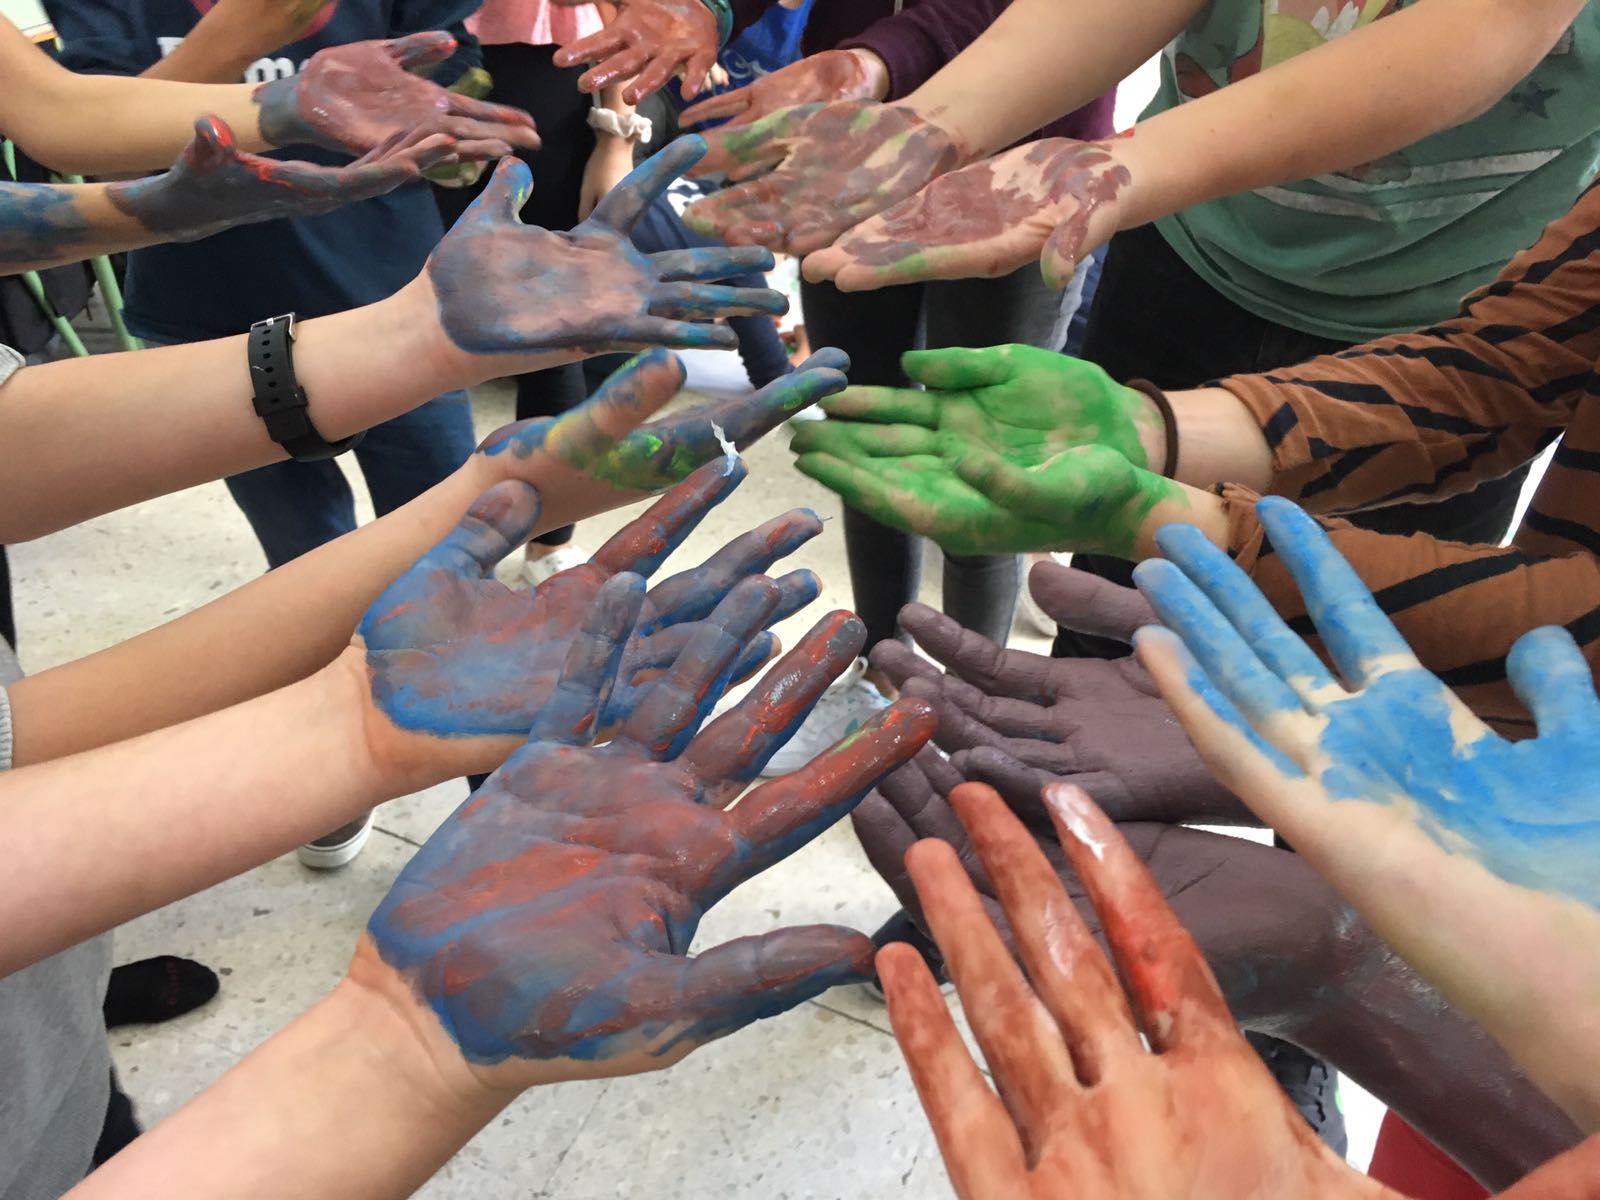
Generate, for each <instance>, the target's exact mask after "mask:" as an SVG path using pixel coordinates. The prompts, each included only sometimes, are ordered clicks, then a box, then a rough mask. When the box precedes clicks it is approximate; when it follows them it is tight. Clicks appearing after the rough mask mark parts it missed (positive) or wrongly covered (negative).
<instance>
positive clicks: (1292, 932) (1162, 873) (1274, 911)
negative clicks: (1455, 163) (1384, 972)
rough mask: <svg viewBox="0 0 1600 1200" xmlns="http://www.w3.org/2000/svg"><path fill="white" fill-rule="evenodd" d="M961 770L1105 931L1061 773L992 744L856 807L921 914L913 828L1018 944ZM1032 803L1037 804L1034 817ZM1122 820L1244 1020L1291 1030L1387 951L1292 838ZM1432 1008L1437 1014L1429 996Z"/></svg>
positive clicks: (924, 764) (1094, 927)
mask: <svg viewBox="0 0 1600 1200" xmlns="http://www.w3.org/2000/svg"><path fill="white" fill-rule="evenodd" d="M968 782H972V783H982V784H986V785H988V786H991V787H993V788H995V789H996V790H997V791H998V792H999V793H1000V795H1001V796H1002V797H1003V798H1004V800H1005V801H1006V803H1007V805H1008V806H1009V807H1010V808H1011V811H1012V812H1013V813H1016V814H1017V815H1018V816H1019V817H1021V818H1022V820H1023V821H1024V823H1025V824H1027V825H1028V828H1029V831H1030V832H1031V833H1032V834H1033V836H1034V838H1035V840H1037V841H1038V843H1039V849H1040V851H1041V853H1043V854H1044V856H1045V858H1046V859H1047V860H1048V861H1049V863H1050V865H1051V867H1052V869H1053V870H1054V871H1055V873H1056V874H1057V875H1058V876H1059V877H1060V881H1061V886H1062V887H1063V888H1065V889H1066V891H1067V894H1068V895H1069V896H1070V897H1071V898H1072V901H1073V903H1074V904H1075V905H1076V906H1077V909H1078V914H1079V916H1080V917H1081V918H1082V920H1083V921H1084V922H1085V923H1086V924H1087V925H1088V927H1089V930H1090V932H1091V933H1093V934H1094V935H1095V936H1096V937H1102V936H1103V930H1102V929H1101V926H1100V919H1099V915H1098V914H1097V913H1096V912H1095V909H1094V906H1093V905H1092V904H1091V903H1090V901H1089V896H1088V893H1087V892H1086V891H1085V890H1084V885H1083V881H1082V880H1080V879H1079V878H1078V876H1077V875H1076V873H1075V872H1074V871H1073V869H1072V867H1071V865H1070V864H1069V862H1068V859H1067V856H1066V854H1065V853H1064V852H1063V850H1062V848H1061V844H1060V842H1059V841H1058V840H1057V837H1056V834H1055V830H1054V828H1053V827H1052V826H1051V825H1050V821H1049V817H1048V815H1047V813H1046V808H1045V805H1044V802H1043V800H1042V798H1041V794H1042V791H1043V789H1044V788H1045V787H1046V786H1049V785H1053V784H1056V785H1058V784H1060V783H1061V781H1060V780H1059V779H1055V778H1052V777H1051V776H1050V775H1049V774H1048V773H1046V772H1041V771H1035V770H1033V769H1031V768H1028V767H1024V766H1022V765H1021V764H1020V763H1018V762H1015V761H1014V760H1012V759H1008V758H1006V757H1005V756H1004V755H1003V754H1000V753H999V752H997V751H994V750H978V751H971V752H964V753H962V754H958V755H956V756H955V758H954V759H944V758H941V757H940V756H939V755H938V754H936V753H934V752H933V751H932V750H924V751H922V752H921V753H919V754H918V755H917V757H916V758H915V759H913V760H912V761H911V762H910V763H907V764H906V765H905V766H903V767H901V768H900V769H899V770H898V771H896V772H895V773H894V774H893V775H891V776H889V777H888V778H887V779H885V780H884V781H883V782H882V783H880V784H879V785H878V787H877V789H876V790H875V791H873V792H872V793H871V794H870V795H869V796H868V797H867V798H866V799H865V800H863V801H862V802H861V805H860V806H859V807H858V808H857V809H856V811H855V813H854V814H853V817H852V820H853V821H854V823H855V830H856V835H857V837H859V838H860V840H861V844H862V846H863V848H864V849H865V850H866V852H867V858H868V859H869V860H870V861H871V862H872V865H873V867H874V868H875V869H876V870H877V871H878V873H879V874H880V875H881V876H882V877H883V879H884V882H885V883H887V884H888V885H889V887H890V888H891V889H892V890H893V891H894V894H895V897H896V898H897V899H898V900H899V901H900V902H901V904H903V905H904V906H905V907H906V909H907V911H908V912H910V913H912V914H913V916H914V917H915V918H916V920H917V922H918V923H919V924H920V925H922V927H923V928H924V929H927V928H928V922H927V918H926V915H925V914H924V912H923V909H922V907H921V904H920V902H919V900H918V897H917V892H916V889H915V888H913V887H912V885H911V877H910V875H909V874H908V873H907V870H906V866H905V857H906V851H907V850H909V849H910V848H911V846H912V845H913V843H915V842H916V841H917V840H918V839H919V838H937V839H939V840H940V841H944V842H947V843H949V845H950V846H951V847H952V848H953V849H954V850H955V851H956V856H957V858H958V859H959V860H960V862H961V864H962V865H963V866H964V867H965V868H966V871H967V874H968V876H969V878H970V879H971V881H972V885H973V887H975V888H976V889H977V891H978V894H979V896H980V898H981V899H982V901H983V904H984V907H985V909H986V910H987V911H988V914H989V917H990V919H991V920H992V921H993V922H994V923H995V925H996V926H997V927H998V928H999V929H1000V931H1001V933H1002V935H1003V936H1004V937H1005V939H1006V941H1007V943H1008V944H1010V945H1012V947H1013V950H1014V949H1015V945H1016V942H1015V938H1014V935H1013V933H1012V930H1011V925H1010V923H1009V922H1008V921H1007V919H1006V916H1005V913H1004V912H1003V910H1002V908H1001V905H1000V894H999V892H998V890H997V889H996V887H995V884H994V882H993V880H992V879H991V878H990V876H989V875H988V873H987V872H986V871H985V870H984V866H983V863H982V862H981V861H980V860H979V858H978V856H977V854H976V853H975V851H974V849H973V844H972V840H971V839H970V838H969V837H968V836H967V832H966V830H965V829H963V828H962V825H961V822H960V821H958V820H957V819H956V815H955V811H954V810H953V809H952V808H951V806H950V797H951V796H952V794H953V793H954V792H955V789H956V788H958V787H960V786H962V785H963V784H966V783H968ZM1026 814H1037V816H1038V819H1039V821H1040V822H1041V823H1039V824H1036V823H1035V821H1034V820H1033V819H1032V818H1030V817H1029V816H1028V815H1026ZM1117 829H1118V832H1119V833H1121V835H1122V836H1123V837H1124V838H1126V839H1127V841H1128V844H1129V845H1130V846H1131V847H1132V848H1133V852H1134V854H1135V855H1136V856H1137V857H1138V859H1139V861H1140V862H1142V863H1143V864H1144V865H1145V867H1146V869H1148V870H1149V872H1150V873H1151V875H1152V876H1154V878H1155V881H1156V884H1157V886H1159V887H1160V889H1161V891H1162V894H1163V895H1165V896H1167V897H1168V898H1169V899H1170V901H1171V903H1172V905H1173V907H1174V908H1175V909H1176V910H1177V913H1178V916H1179V917H1180V918H1181V919H1182V921H1183V923H1184V925H1185V926H1186V927H1187V928H1188V929H1189V930H1190V931H1191V932H1192V933H1193V934H1194V937H1195V939H1196V941H1197V942H1198V943H1199V945H1200V949H1201V950H1202V951H1203V952H1204V954H1205V956H1206V961H1207V962H1208V963H1209V964H1210V967H1211V970H1212V971H1213V972H1214V973H1215V974H1216V976H1217V978H1218V980H1220V981H1221V984H1222V990H1223V993H1224V995H1226V996H1227V998H1228V1002H1229V1004H1230V1005H1231V1007H1232V1009H1233V1013H1234V1016H1235V1018H1236V1019H1237V1020H1238V1021H1239V1022H1240V1023H1241V1024H1242V1025H1244V1026H1245V1027H1246V1028H1249V1029H1253V1030H1259V1031H1260V1032H1263V1033H1271V1034H1275V1035H1278V1036H1289V1037H1293V1036H1296V1035H1298V1034H1299V1033H1301V1032H1302V1031H1304V1030H1306V1029H1307V1028H1309V1027H1310V1026H1311V1025H1312V1024H1313V1023H1315V1022H1318V1021H1320V1020H1322V1019H1323V1018H1324V1017H1325V1016H1326V1015H1327V1014H1328V1013H1329V1012H1333V1011H1336V1010H1338V1009H1340V1008H1341V1007H1342V1006H1343V1004H1344V1003H1345V1000H1344V992H1345V987H1346V985H1345V981H1346V980H1359V981H1362V982H1363V983H1370V981H1371V979H1372V978H1373V974H1374V972H1373V969H1372V966H1373V964H1374V963H1375V962H1381V961H1382V960H1383V959H1384V957H1385V951H1384V949H1383V947H1382V945H1381V943H1380V942H1379V941H1378V938H1377V937H1376V935H1374V934H1373V933H1372V931H1371V930H1370V929H1368V928H1367V927H1366V926H1365V925H1364V924H1363V923H1362V922H1361V921H1360V920H1359V919H1358V918H1357V917H1355V915H1354V914H1353V913H1351V912H1350V910H1349V908H1348V907H1347V906H1346V905H1345V903H1344V902H1343V901H1342V900H1341V899H1340V897H1339V894H1338V893H1337V892H1335V891H1334V890H1333V888H1331V887H1330V886H1329V885H1328V884H1327V883H1325V882H1324V881H1323V880H1322V878H1321V877H1320V876H1318V875H1317V873H1316V871H1315V870H1313V869H1312V867H1311V866H1310V865H1309V864H1308V863H1306V862H1305V861H1304V860H1302V859H1300V858H1297V857H1296V856H1295V855H1294V854H1292V853H1290V852H1289V851H1287V850H1280V849H1277V848H1276V847H1273V846H1263V845H1261V844H1260V843H1257V842H1251V841H1247V840H1245V839H1244V838H1237V837H1228V836H1227V835H1225V834H1220V833H1210V832H1207V831H1206V830H1203V829H1191V828H1187V827H1185V826H1182V825H1168V824H1165V823H1160V822H1153V821H1134V822H1122V823H1118V825H1117ZM1413 982H1416V981H1415V980H1414V978H1413ZM1418 986H1419V988H1420V987H1421V985H1420V984H1418ZM1421 990H1423V991H1426V989H1425V988H1422V989H1421ZM1428 1011H1429V1015H1430V1017H1431V1018H1432V1019H1433V1020H1434V1023H1435V1024H1436V1023H1437V1010H1436V1009H1429V1010H1428Z"/></svg>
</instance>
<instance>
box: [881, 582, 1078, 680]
mask: <svg viewBox="0 0 1600 1200" xmlns="http://www.w3.org/2000/svg"><path fill="white" fill-rule="evenodd" d="M900 626H901V628H902V629H904V630H905V631H906V632H907V633H909V634H910V635H911V636H912V637H913V638H915V639H916V643H917V645H919V646H921V647H922V648H923V650H925V651H926V652H927V653H928V655H929V657H931V658H933V659H934V660H935V661H937V662H940V663H943V664H944V666H945V667H946V668H948V669H949V670H950V671H951V673H952V674H954V675H955V676H956V677H957V678H959V679H962V680H964V681H965V682H967V683H969V684H971V685H972V686H973V687H975V688H977V689H978V690H979V691H981V692H983V693H984V694H986V695H990V696H1009V697H1012V698H1013V699H1016V700H1030V701H1033V702H1035V703H1040V704H1048V703H1050V702H1051V701H1052V700H1054V699H1055V687H1054V684H1053V682H1052V681H1051V675H1052V673H1053V665H1054V663H1055V662H1056V660H1054V659H1050V658H1046V657H1044V656H1043V655H1042V654H1031V653H1029V652H1028V651H1026V650H1006V649H1004V648H1003V647H1001V646H998V645H996V644H995V643H994V642H991V641H990V640H989V639H988V638H986V637H984V636H983V635H982V634H981V633H976V632H974V631H973V630H971V629H966V628H964V627H963V626H961V625H960V624H958V623H957V622H956V621H955V620H954V619H953V618H951V617H947V616H945V615H944V614H943V613H941V612H939V611H938V610H937V609H933V608H929V607H928V606H927V605H926V604H908V605H906V607H904V608H902V609H901V610H900Z"/></svg>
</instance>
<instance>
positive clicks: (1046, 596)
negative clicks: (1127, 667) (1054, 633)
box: [1028, 560, 1156, 645]
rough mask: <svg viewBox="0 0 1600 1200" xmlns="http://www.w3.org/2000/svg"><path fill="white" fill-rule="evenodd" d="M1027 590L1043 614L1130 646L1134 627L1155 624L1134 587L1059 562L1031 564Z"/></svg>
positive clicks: (1077, 629) (1079, 630) (1151, 611)
mask: <svg viewBox="0 0 1600 1200" xmlns="http://www.w3.org/2000/svg"><path fill="white" fill-rule="evenodd" d="M1028 590H1029V591H1030V592H1032V593H1033V598H1034V599H1035V600H1037V601H1038V602H1039V607H1040V608H1042V609H1044V612H1045V615H1046V616H1047V617H1049V618H1050V619H1051V620H1052V621H1054V622H1055V623H1056V624H1057V625H1059V626H1061V627H1062V628H1063V629H1071V630H1074V631H1075V632H1077V633H1086V634H1089V635H1091V636H1093V637H1104V638H1111V639H1112V640H1114V641H1119V642H1127V643H1128V644H1130V645H1131V644H1132V643H1133V634H1134V631H1135V630H1137V629H1139V628H1141V627H1143V626H1145V625H1154V624H1155V623H1156V614H1155V610H1154V609H1152V608H1151V607H1150V602H1149V601H1148V600H1146V599H1145V598H1144V597H1143V596H1141V595H1140V594H1139V590H1138V589H1137V588H1130V587H1123V586H1122V585H1121V584H1118V583H1113V582H1112V581H1111V580H1109V579H1102V578H1101V577H1100V576H1098V575H1092V574H1090V573H1089V572H1088V571H1080V570H1078V569H1077V568H1075V567H1064V566H1062V565H1061V564H1060V563H1056V562H1050V561H1048V560H1041V561H1039V562H1036V563H1034V564H1033V569H1032V570H1031V571H1029V572H1028Z"/></svg>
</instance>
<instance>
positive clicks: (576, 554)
mask: <svg viewBox="0 0 1600 1200" xmlns="http://www.w3.org/2000/svg"><path fill="white" fill-rule="evenodd" d="M588 561H589V552H588V551H587V550H585V549H584V548H583V547H582V546H576V545H572V544H570V543H569V544H568V545H565V546H557V547H556V548H555V549H554V550H552V551H550V553H549V554H546V555H545V556H544V557H543V558H525V559H523V560H522V577H523V578H524V579H526V580H527V581H528V586H529V587H538V586H539V585H540V584H541V583H543V582H544V581H545V580H546V579H549V578H550V576H552V575H559V574H561V572H563V571H565V570H568V569H569V568H571V567H581V566H583V564H584V563H586V562H588Z"/></svg>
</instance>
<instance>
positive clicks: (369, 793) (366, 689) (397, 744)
mask: <svg viewBox="0 0 1600 1200" xmlns="http://www.w3.org/2000/svg"><path fill="white" fill-rule="evenodd" d="M312 681H314V682H317V683H319V684H320V685H321V686H322V687H323V688H324V689H326V691H327V693H328V694H329V695H330V696H331V697H333V699H334V701H335V705H334V707H335V711H337V712H338V713H339V714H340V718H339V719H340V721H341V723H342V725H343V727H344V730H345V733H344V736H343V737H342V738H341V741H342V742H343V743H345V744H347V745H349V747H350V759H349V761H350V765H351V769H352V770H353V771H355V772H356V773H357V775H358V777H359V778H361V779H362V780H363V781H364V783H365V786H364V787H363V788H361V789H360V790H361V791H362V792H363V793H364V795H365V798H366V800H367V802H368V803H367V805H366V806H367V807H371V806H372V805H373V804H377V803H381V802H382V801H384V800H390V799H393V798H394V797H395V796H404V795H407V794H409V793H411V792H419V791H421V790H423V789H424V788H429V787H432V786H433V785H434V784H436V783H443V782H444V781H445V780H447V779H451V778H454V777H455V776H456V775H460V774H462V773H463V771H461V770H460V769H458V764H456V763H455V762H447V761H445V759H446V755H445V753H444V752H443V750H444V748H443V746H442V745H441V743H440V739H438V738H430V737H426V736H424V735H422V734H418V733H414V732H412V731H410V730H406V729H402V728H401V727H400V726H398V725H396V724H395V723H394V721H393V720H391V719H390V718H389V716H388V714H386V713H385V712H383V711H382V710H381V709H380V708H379V707H378V704H377V702H376V701H375V700H374V699H373V695H372V675H371V671H370V670H369V668H368V666H367V654H366V650H365V649H364V648H363V647H361V646H359V645H352V646H347V647H346V648H345V649H344V650H342V651H341V652H340V654H339V657H338V658H336V659H334V660H333V662H331V663H329V664H328V665H327V666H326V667H324V668H323V669H322V670H321V671H319V672H318V673H317V674H316V675H314V676H312ZM475 767H476V764H472V765H471V766H470V767H469V772H468V773H470V770H471V769H475Z"/></svg>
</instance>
